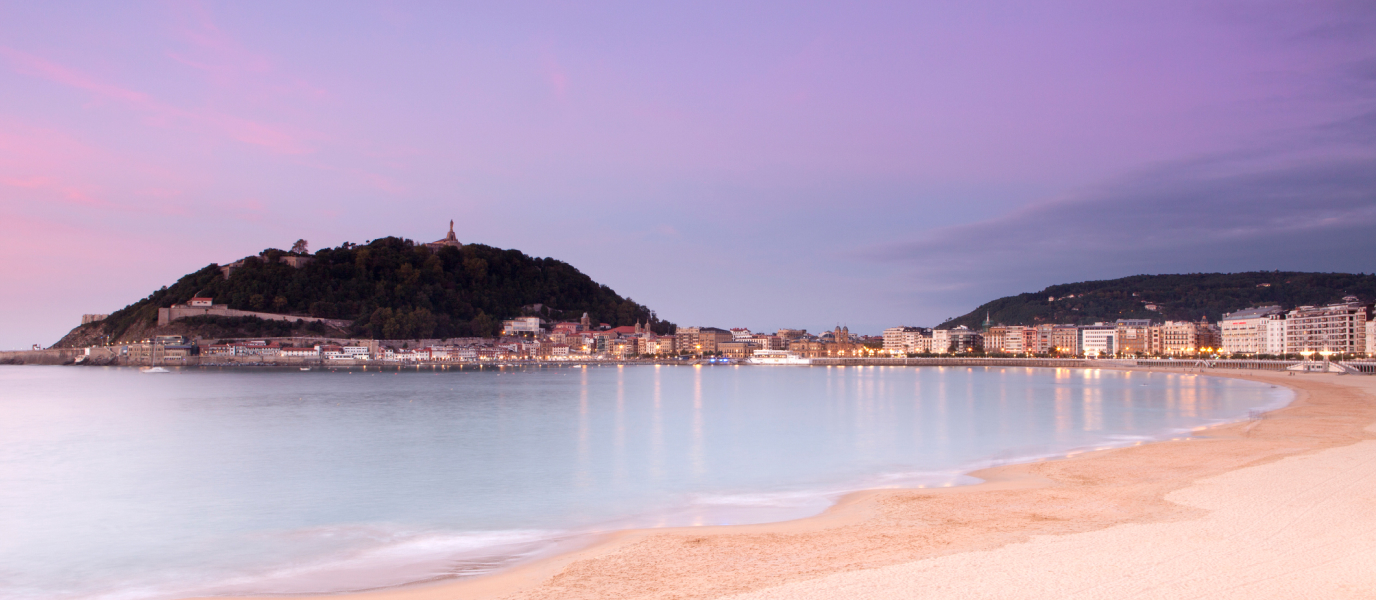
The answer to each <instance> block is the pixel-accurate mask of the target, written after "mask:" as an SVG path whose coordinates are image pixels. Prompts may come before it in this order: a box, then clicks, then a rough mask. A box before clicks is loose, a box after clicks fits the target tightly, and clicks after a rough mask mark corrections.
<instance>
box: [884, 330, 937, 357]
mask: <svg viewBox="0 0 1376 600" xmlns="http://www.w3.org/2000/svg"><path fill="white" fill-rule="evenodd" d="M931 339H932V330H931V329H929V328H926V327H908V326H903V327H890V328H888V329H885V330H884V350H885V351H886V352H888V353H889V354H891V355H902V354H907V353H918V352H930V351H931V347H932V345H931Z"/></svg>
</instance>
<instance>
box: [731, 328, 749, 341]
mask: <svg viewBox="0 0 1376 600" xmlns="http://www.w3.org/2000/svg"><path fill="white" fill-rule="evenodd" d="M752 337H755V334H754V333H751V332H750V328H749V327H732V328H731V339H732V340H735V341H738V342H739V341H741V340H748V339H750V338H752Z"/></svg>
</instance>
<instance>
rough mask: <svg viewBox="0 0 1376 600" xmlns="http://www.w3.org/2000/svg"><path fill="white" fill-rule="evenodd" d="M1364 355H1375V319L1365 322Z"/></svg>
mask: <svg viewBox="0 0 1376 600" xmlns="http://www.w3.org/2000/svg"><path fill="white" fill-rule="evenodd" d="M1366 355H1367V356H1376V320H1368V321H1367V322H1366Z"/></svg>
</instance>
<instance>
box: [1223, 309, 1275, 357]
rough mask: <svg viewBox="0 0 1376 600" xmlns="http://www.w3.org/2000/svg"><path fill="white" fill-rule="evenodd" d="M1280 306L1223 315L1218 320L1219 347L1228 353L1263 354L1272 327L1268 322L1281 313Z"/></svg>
mask: <svg viewBox="0 0 1376 600" xmlns="http://www.w3.org/2000/svg"><path fill="white" fill-rule="evenodd" d="M1281 312H1282V311H1281V308H1280V307H1279V306H1258V307H1253V308H1246V309H1243V310H1239V311H1237V312H1231V313H1227V314H1225V315H1223V319H1222V320H1221V321H1219V322H1218V328H1219V334H1220V337H1221V338H1222V339H1221V340H1220V343H1219V347H1220V348H1221V349H1222V350H1223V352H1224V353H1226V354H1263V353H1265V352H1266V350H1267V346H1268V344H1267V341H1268V340H1267V338H1268V337H1269V334H1270V329H1269V328H1268V326H1267V323H1268V322H1269V321H1270V320H1271V317H1272V316H1273V315H1279V314H1281Z"/></svg>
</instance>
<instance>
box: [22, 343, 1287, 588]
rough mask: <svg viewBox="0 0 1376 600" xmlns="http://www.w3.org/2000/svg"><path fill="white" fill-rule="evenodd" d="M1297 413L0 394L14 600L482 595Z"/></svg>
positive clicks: (1207, 389)
mask: <svg viewBox="0 0 1376 600" xmlns="http://www.w3.org/2000/svg"><path fill="white" fill-rule="evenodd" d="M1290 398H1291V395H1290V392H1289V391H1288V390H1286V389H1283V388H1277V387H1275V386H1271V385H1266V384H1260V383H1255V382H1249V381H1241V380H1231V379H1223V378H1213V377H1206V376H1199V375H1193V374H1182V373H1146V372H1121V371H1112V370H1101V369H1038V368H967V367H918V368H914V367H758V366H707V367H703V366H670V365H659V366H654V365H643V366H602V367H562V368H537V367H507V368H492V367H489V368H485V369H481V370H474V369H468V370H457V369H451V370H443V369H436V370H431V369H429V368H426V369H423V370H414V369H411V370H402V371H400V372H398V371H397V370H390V371H377V370H367V371H359V370H354V371H347V370H339V371H329V370H325V371H321V370H316V371H310V372H303V371H299V370H274V369H263V370H256V369H242V368H241V369H225V370H215V369H183V370H174V371H173V372H172V373H167V374H151V373H141V372H139V371H138V370H136V369H122V368H81V367H0V598H13V599H25V600H26V599H31V598H33V599H37V598H44V599H48V598H108V599H116V598H118V599H130V600H136V599H145V598H148V599H161V598H176V597H184V596H189V595H243V594H269V593H307V592H332V591H351V590H363V589H375V588H380V587H387V586H394V585H400V584H405V583H409V582H417V581H428V580H435V579H442V578H449V577H461V576H471V575H476V574H481V573H485V572H489V571H491V570H494V569H498V568H501V567H503V566H506V565H509V564H512V563H513V562H516V561H520V560H522V559H529V558H531V557H534V556H538V555H541V554H547V553H551V552H557V551H560V550H563V549H567V548H570V547H573V546H575V545H577V544H580V543H585V542H586V541H587V540H588V539H591V537H592V536H594V535H595V534H596V533H598V532H605V531H612V530H616V529H624V528H630V527H665V526H694V525H720V524H739V523H759V522H769V521H779V520H786V519H793V518H800V517H805V516H808V515H813V514H817V513H819V512H821V511H822V510H825V508H826V507H827V506H828V505H830V504H831V503H832V502H834V501H835V500H836V499H837V498H838V497H840V496H841V495H843V494H845V493H846V492H849V491H855V490H860V489H869V488H880V487H920V486H951V485H962V484H969V483H974V482H977V480H976V479H974V478H972V477H970V476H968V475H966V473H969V472H971V471H973V470H976V469H979V468H982V467H986V466H990V465H996V464H1003V463H1008V462H1017V461H1026V460H1036V459H1042V458H1055V457H1061V456H1065V455H1067V454H1069V453H1074V452H1080V451H1087V450H1094V449H1100V448H1109V447H1115V446H1123V445H1130V444H1136V443H1142V442H1144V441H1150V440H1155V439H1163V438H1172V437H1184V436H1188V435H1189V434H1190V432H1191V431H1193V430H1196V429H1197V428H1200V427H1205V426H1209V425H1212V424H1217V423H1221V422H1226V421H1231V420H1238V419H1242V418H1246V417H1247V416H1248V415H1249V414H1252V413H1253V412H1254V411H1258V410H1266V409H1272V408H1276V407H1279V406H1282V405H1284V404H1285V403H1287V402H1289V400H1290Z"/></svg>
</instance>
